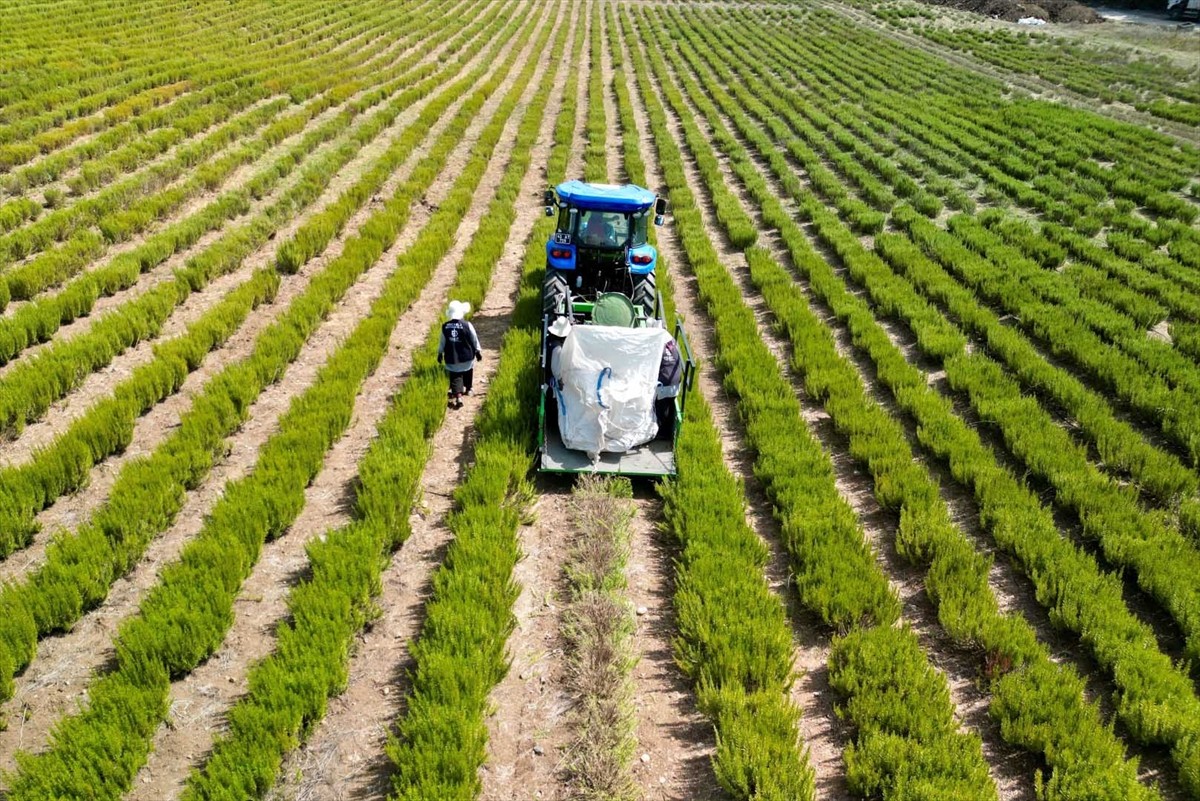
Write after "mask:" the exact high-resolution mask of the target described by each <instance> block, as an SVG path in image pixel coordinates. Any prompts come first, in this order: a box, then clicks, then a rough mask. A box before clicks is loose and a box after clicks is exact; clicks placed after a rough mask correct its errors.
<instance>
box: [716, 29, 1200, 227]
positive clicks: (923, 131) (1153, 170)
mask: <svg viewBox="0 0 1200 801" xmlns="http://www.w3.org/2000/svg"><path fill="white" fill-rule="evenodd" d="M793 27H795V26H793ZM840 27H841V29H842V30H839V35H841V34H845V38H844V39H843V40H842V41H843V45H845V44H847V43H851V42H860V43H861V42H864V41H865V40H872V41H871V45H870V46H868V47H859V48H858V51H859V52H858V53H857V54H856V55H853V56H847V54H846V53H845V52H843V48H825V49H814V48H815V47H819V45H815V44H814V42H815V41H816V40H814V38H813V36H812V31H810V30H803V31H797V33H796V35H793V36H789V37H788V38H787V41H786V44H783V43H780V40H779V39H778V37H775V42H774V43H772V41H771V37H766V38H765V39H762V40H756V42H759V43H761V44H766V45H768V47H771V46H772V45H773V47H774V50H775V53H776V54H777V55H778V57H779V58H780V60H781V63H780V65H779V66H778V67H777V68H776V71H779V69H783V70H786V71H789V72H790V71H792V70H799V71H800V72H801V73H802V74H805V75H812V76H813V78H812V80H811V81H808V82H807V84H808V85H807V89H809V90H810V91H811V94H809V95H807V97H812V96H813V95H820V96H822V97H824V98H826V99H827V100H828V102H830V103H841V99H842V98H843V97H844V96H845V94H846V91H847V89H846V88H844V87H842V88H839V87H838V86H837V85H838V84H839V83H841V84H848V85H850V86H852V87H853V88H852V89H851V90H850V91H852V92H853V93H854V94H856V95H860V94H861V95H864V96H869V97H871V98H872V100H871V102H870V103H869V104H868V105H869V106H875V108H872V113H888V114H889V115H891V114H902V115H903V116H896V117H893V118H892V121H893V122H894V123H898V124H899V125H901V126H907V125H908V123H907V122H906V120H912V121H913V122H916V125H913V126H911V127H910V130H911V131H912V133H914V134H917V135H918V136H919V137H921V138H922V139H927V140H929V141H930V142H937V144H938V146H939V147H945V146H946V145H948V144H950V142H949V140H948V139H945V138H942V139H941V141H940V142H938V141H937V140H936V139H935V138H934V137H936V136H938V134H937V133H935V132H952V133H951V134H950V135H951V137H952V138H954V139H955V140H956V141H959V142H961V143H963V144H965V145H967V146H968V149H969V152H968V151H965V150H964V151H960V152H961V155H962V157H963V159H962V160H963V161H964V163H968V164H972V167H973V169H975V170H976V171H978V172H979V173H980V174H981V175H984V176H985V177H986V178H987V179H988V180H989V182H991V183H993V184H994V186H996V187H1001V188H1002V189H1003V193H1006V194H1007V195H1008V196H1011V197H1013V198H1015V199H1017V200H1018V201H1019V202H1021V203H1022V204H1023V205H1026V206H1029V207H1032V208H1035V209H1038V210H1040V211H1042V212H1043V213H1045V214H1047V215H1048V216H1049V217H1050V218H1051V219H1060V220H1061V221H1063V222H1066V223H1069V224H1072V225H1075V226H1076V227H1077V228H1078V229H1079V230H1080V231H1081V232H1084V233H1087V234H1088V235H1090V234H1093V233H1095V232H1096V231H1098V230H1099V227H1100V226H1101V225H1103V224H1105V222H1106V221H1108V222H1112V220H1111V219H1110V218H1111V216H1112V215H1111V214H1110V212H1111V211H1112V208H1111V207H1106V206H1104V205H1097V201H1099V200H1101V199H1103V198H1104V196H1105V194H1106V191H1107V190H1109V189H1111V190H1112V191H1113V192H1114V193H1115V194H1117V195H1118V198H1117V202H1118V204H1120V203H1123V202H1128V201H1126V199H1125V198H1124V197H1122V195H1123V194H1129V195H1130V196H1132V197H1136V198H1137V199H1138V202H1146V198H1147V197H1148V196H1149V195H1150V194H1152V192H1147V191H1146V190H1144V189H1143V188H1141V187H1142V184H1143V183H1144V182H1145V181H1146V180H1149V181H1151V182H1152V183H1153V185H1154V186H1155V187H1156V189H1155V190H1153V191H1156V192H1159V193H1160V194H1161V193H1164V192H1170V191H1174V190H1175V189H1178V188H1179V169H1178V156H1179V154H1178V153H1177V152H1173V151H1174V148H1173V145H1170V144H1169V143H1167V142H1166V140H1163V139H1161V138H1159V139H1154V140H1152V141H1149V142H1148V141H1146V140H1145V138H1144V137H1143V138H1140V139H1137V144H1134V142H1133V141H1132V140H1134V139H1136V138H1137V129H1134V128H1132V127H1131V126H1123V125H1119V124H1115V123H1111V122H1109V121H1106V120H1101V119H1100V118H1098V117H1095V116H1094V115H1087V114H1083V113H1079V112H1073V111H1068V110H1065V109H1061V108H1054V107H1049V106H1046V105H1045V104H1012V103H1001V102H999V100H998V99H996V100H993V99H991V98H989V97H988V95H990V94H993V93H994V91H995V89H994V87H991V88H989V87H979V88H978V90H977V91H976V90H975V88H974V87H971V88H968V87H966V86H965V85H964V84H963V82H962V81H961V80H959V79H960V78H961V77H962V73H961V71H955V75H954V76H953V79H951V77H950V76H945V78H943V79H939V78H934V77H932V76H931V72H932V73H934V74H936V73H938V72H944V71H945V69H946V68H945V66H944V65H943V66H941V67H939V66H937V65H935V64H932V63H930V62H929V60H928V59H927V58H925V57H924V56H923V55H922V54H919V53H917V52H916V51H904V52H900V51H894V50H893V51H891V52H890V53H889V55H890V56H891V61H892V63H889V64H887V66H881V68H880V69H879V70H876V71H864V70H862V68H861V65H862V64H863V63H864V61H863V59H864V58H867V59H870V60H879V59H880V56H881V54H882V53H884V52H885V51H887V50H888V46H887V45H886V43H885V42H883V41H879V40H878V38H877V37H874V36H870V35H868V36H864V35H863V34H864V32H863V31H861V30H858V29H847V28H846V26H845V25H844V23H843V24H842V25H841V26H840ZM733 33H734V34H735V35H741V36H743V39H744V37H745V34H741V33H740V31H734V32H733ZM772 34H773V35H774V32H772ZM742 46H745V45H744V44H743V45H742ZM806 51H807V52H806ZM809 55H811V56H812V57H811V58H810V57H808V56H809ZM901 60H903V61H906V62H909V63H908V64H905V65H901V64H899V63H895V62H899V61H901ZM764 63H765V62H764ZM839 66H840V67H842V69H840V70H839V69H838V67H839ZM906 72H907V73H909V74H908V75H907V76H905V74H904V73H906ZM885 73H887V74H890V75H891V76H892V77H891V79H890V80H889V81H887V82H883V81H881V80H880V79H879V78H878V77H877V76H878V75H880V74H885ZM931 82H933V83H936V84H937V85H938V86H939V89H940V91H939V93H937V94H929V95H928V96H927V100H928V101H930V102H929V103H925V104H921V105H916V104H912V103H909V102H908V101H907V98H908V96H909V95H908V94H906V93H905V89H908V91H909V92H921V93H922V94H923V96H925V93H927V91H928V90H927V87H928V86H929V85H930V83H931ZM880 90H883V91H880ZM972 91H974V92H975V94H974V95H971V94H969V93H970V92H972ZM962 94H966V95H967V100H966V102H965V103H964V102H963V100H962V99H960V97H958V96H956V97H954V98H953V99H952V100H947V97H948V96H949V95H962ZM881 105H886V106H888V107H889V108H890V111H889V112H883V110H882V109H881V108H879V106H881ZM930 112H933V113H930ZM967 115H969V122H968V120H967V119H966V117H967ZM1018 115H1019V116H1020V119H1019V120H1016V119H1009V118H1015V117H1017V116H1018ZM955 117H960V119H959V120H957V121H953V119H954V118H955ZM1043 118H1048V119H1050V120H1053V122H1052V123H1050V124H1048V123H1047V119H1043ZM1066 118H1069V119H1066ZM918 119H919V122H917V120H918ZM968 129H970V130H971V131H973V132H974V133H968ZM885 130H887V133H888V135H889V136H894V130H893V129H885ZM1067 130H1071V131H1072V135H1071V138H1070V140H1069V141H1064V139H1063V132H1064V131H1067ZM1033 131H1036V133H1033ZM976 134H978V135H976ZM1080 134H1083V135H1080ZM1114 140H1119V142H1117V143H1114ZM1014 144H1015V145H1016V146H1017V148H1018V149H1014ZM1114 145H1115V146H1114ZM1146 145H1152V146H1151V147H1147V146H1146ZM951 147H952V148H955V147H957V146H954V145H951ZM1087 148H1090V149H1091V150H1090V152H1088V150H1087ZM1030 153H1036V156H1034V157H1033V159H1034V161H1033V163H1032V164H1027V163H1026V160H1027V159H1029V158H1030V155H1029V154H1030ZM1194 155H1195V154H1192V156H1194ZM1093 159H1094V160H1093ZM1110 159H1111V160H1115V161H1117V166H1116V167H1114V168H1112V169H1108V168H1102V167H1100V166H1099V165H1098V164H1096V163H1095V162H1096V161H1101V160H1110ZM993 162H995V164H993ZM995 165H1001V166H1002V167H1003V168H1004V169H997V167H996V166H995ZM1005 170H1007V171H1008V172H1005ZM1081 173H1083V174H1084V175H1081ZM1014 176H1018V177H1014ZM1085 176H1086V177H1085ZM1031 177H1032V179H1033V180H1032V183H1026V182H1027V181H1029V180H1030V178H1031ZM1035 187H1036V188H1035ZM1079 189H1083V190H1084V191H1082V192H1081V191H1078V190H1079ZM989 191H991V190H989ZM1046 193H1049V194H1046ZM1130 208H1132V202H1130ZM1179 225H1180V223H1178V222H1175V221H1171V220H1163V221H1162V222H1161V223H1160V226H1161V227H1162V228H1163V230H1174V227H1175V226H1179ZM1183 229H1186V226H1183V227H1182V229H1179V230H1183Z"/></svg>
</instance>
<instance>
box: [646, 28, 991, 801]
mask: <svg viewBox="0 0 1200 801" xmlns="http://www.w3.org/2000/svg"><path fill="white" fill-rule="evenodd" d="M642 25H643V27H642V29H641V30H643V31H646V32H652V31H655V30H656V26H655V25H653V24H651V23H649V22H647V21H646V15H645V13H643V16H642ZM632 30H633V29H632V27H629V28H627V34H628V35H630V36H632ZM646 39H647V41H648V42H649V43H650V44H651V46H649V47H648V48H647V50H648V53H649V57H650V61H651V64H652V65H653V66H654V68H655V74H656V75H657V77H658V80H659V83H661V84H663V85H664V86H665V85H668V84H669V83H670V78H669V76H668V74H667V71H666V66H665V64H664V63H663V61H662V57H661V56H660V55H659V51H661V50H662V49H663V48H662V47H661V46H660V47H659V48H658V49H657V50H656V49H655V48H654V47H653V46H652V45H653V41H654V38H653V37H652V36H647V37H646ZM634 52H635V62H636V65H635V66H636V69H635V72H636V73H637V75H638V77H639V79H640V80H639V83H640V85H641V88H642V96H643V99H644V102H645V104H646V106H647V109H648V111H649V117H650V122H651V127H652V130H653V132H654V136H655V144H656V146H657V147H658V151H659V156H660V159H659V160H660V163H661V164H662V166H663V170H664V174H665V176H666V180H667V183H668V185H669V186H670V189H671V205H672V209H673V212H674V216H675V220H676V224H677V225H678V227H679V230H680V239H681V241H682V244H683V247H684V251H685V252H686V253H687V254H688V259H689V261H690V263H691V265H692V269H693V270H694V272H695V274H696V276H697V279H698V288H699V292H700V298H701V300H702V301H703V303H704V304H705V306H706V308H707V309H708V312H709V314H710V316H711V317H712V319H713V323H714V332H715V335H716V339H717V344H718V348H719V352H718V356H717V361H718V363H719V364H720V365H721V367H722V369H723V372H724V374H725V379H724V380H725V385H726V387H727V388H729V389H730V391H731V392H732V393H733V395H734V396H735V397H736V398H737V401H738V407H739V410H740V411H741V417H742V419H743V421H744V422H745V425H746V433H747V439H748V440H749V442H750V444H751V446H752V447H753V448H754V450H755V452H756V454H757V457H756V461H755V471H756V474H757V475H758V476H759V477H760V479H762V481H763V482H764V485H765V486H766V488H767V491H768V493H769V494H770V496H771V498H772V500H773V502H774V503H775V506H776V510H777V511H776V513H777V515H778V516H779V517H780V519H781V521H782V525H783V539H784V545H785V547H786V548H787V550H788V552H789V554H790V555H791V557H792V561H793V567H794V571H795V574H796V583H797V589H798V591H799V593H800V598H801V601H802V603H803V604H804V605H805V606H806V607H808V608H810V609H812V610H813V611H814V612H816V613H817V614H819V615H820V616H821V618H822V619H823V620H824V621H825V622H826V624H827V625H831V626H833V627H835V628H839V629H840V630H841V631H843V632H851V631H855V630H857V631H858V632H859V634H858V635H857V636H851V637H849V638H839V640H838V645H836V646H835V650H834V657H832V658H831V661H830V669H831V677H830V678H831V682H832V683H833V684H834V686H835V687H840V688H842V689H845V690H846V691H847V692H848V693H849V695H848V696H847V699H846V704H845V706H844V711H845V712H846V714H847V715H849V717H850V718H851V720H852V721H853V722H854V724H855V726H856V729H857V733H856V744H855V748H853V749H848V750H847V752H846V759H847V765H848V777H849V778H850V780H851V785H850V786H851V790H852V791H854V792H856V793H859V794H862V795H876V794H882V795H883V796H884V797H885V798H891V797H904V796H905V794H906V793H907V792H909V788H910V786H911V785H913V784H917V785H928V786H935V787H938V788H941V789H942V791H943V792H944V794H946V795H947V796H953V797H956V798H980V799H994V798H996V797H997V796H996V788H995V786H994V785H993V784H992V781H991V779H990V777H989V776H988V772H987V766H986V763H984V761H983V754H982V749H981V745H980V740H979V738H978V736H976V735H973V734H965V733H962V732H960V731H959V730H958V728H957V725H955V724H953V706H952V705H951V704H950V701H949V692H948V690H947V688H946V684H945V679H944V677H942V676H940V675H939V674H937V673H936V672H934V671H933V670H932V668H931V667H929V666H928V663H927V662H925V660H924V656H923V654H922V653H921V651H920V649H919V647H918V646H917V645H916V641H915V636H914V635H913V634H912V633H911V632H910V631H908V630H907V629H905V628H901V629H896V630H894V631H895V634H894V636H895V637H898V638H901V639H907V640H908V641H909V651H910V652H912V653H913V654H914V655H915V659H916V660H917V663H918V664H923V665H924V668H925V675H926V676H927V677H928V681H927V682H926V686H930V687H934V688H937V689H940V693H938V692H926V693H918V692H915V691H914V692H911V693H909V692H903V693H898V692H897V691H896V690H897V688H896V686H895V684H893V682H892V681H890V680H888V678H887V675H888V674H887V673H886V672H885V674H884V678H883V680H881V681H879V682H877V683H870V682H859V683H857V684H855V683H854V682H852V681H850V680H849V674H848V673H847V672H846V671H847V665H852V664H854V663H855V661H856V660H859V661H861V660H865V659H868V658H870V656H871V650H870V647H871V644H873V643H875V642H876V641H878V640H880V639H881V638H885V637H888V636H890V635H889V634H885V632H891V631H893V630H892V627H891V624H892V623H893V622H894V621H895V620H896V619H897V618H898V616H899V602H898V600H897V599H896V597H895V596H894V595H893V594H892V593H891V591H890V589H889V587H888V584H887V580H886V578H885V576H884V575H883V572H882V571H881V569H880V568H879V566H878V564H877V563H876V561H875V557H874V554H873V553H872V552H871V549H870V548H869V547H868V546H867V544H866V542H865V540H864V537H863V533H862V531H861V529H860V528H859V527H858V521H857V519H856V517H855V515H854V513H853V511H852V510H851V509H850V507H849V506H848V505H847V504H846V502H845V501H844V500H843V499H842V498H841V496H840V495H839V494H838V492H837V489H836V487H835V485H834V481H833V466H832V463H831V461H830V459H829V456H828V455H827V454H825V453H824V451H822V450H821V447H820V445H819V444H818V443H817V442H816V441H815V440H814V439H813V438H812V436H811V435H810V434H809V433H808V431H807V429H806V428H805V426H804V424H803V422H802V418H801V415H800V408H799V403H798V401H797V400H796V396H795V394H794V391H793V389H792V387H791V386H790V385H789V384H788V382H787V381H786V379H785V378H784V376H783V375H782V373H781V372H780V369H779V365H778V363H777V362H776V361H775V359H774V357H773V356H772V355H771V352H770V350H769V349H768V348H767V346H766V345H765V343H763V341H762V339H761V337H760V335H759V333H758V328H757V324H756V321H755V318H754V314H753V312H752V311H751V309H750V308H749V307H748V306H746V304H745V302H744V301H743V298H742V293H741V290H740V289H739V288H738V286H737V285H736V284H735V283H734V281H733V279H732V278H731V277H730V275H729V273H728V272H727V271H726V270H725V268H724V267H723V266H722V265H721V264H720V262H719V260H718V258H717V254H716V252H715V250H714V249H713V247H712V244H711V242H710V241H709V240H708V238H707V236H706V235H705V233H704V227H703V222H702V219H701V216H700V213H699V211H698V209H697V207H696V205H695V201H694V198H693V196H692V193H691V190H690V189H689V188H688V186H687V182H686V179H685V176H684V171H683V165H682V160H681V155H680V153H679V150H678V149H677V148H676V147H675V145H674V144H673V142H672V139H671V134H670V131H669V129H668V127H667V123H666V116H665V114H664V113H663V110H662V108H661V106H659V105H658V102H657V99H656V97H655V95H654V91H653V88H652V86H651V84H650V82H649V78H648V76H647V75H646V71H645V68H644V65H643V64H642V63H641V61H640V55H638V54H637V51H636V50H635V51H634ZM716 177H717V178H719V177H720V176H716ZM847 653H850V654H854V655H855V658H853V659H851V658H847V657H845V656H844V654H847ZM881 661H882V660H881ZM886 667H888V665H887V664H880V665H879V668H880V669H884V668H886ZM890 667H891V669H892V670H896V671H899V669H900V667H901V665H899V664H896V663H891V664H890ZM901 675H903V674H901ZM906 689H907V688H906ZM908 717H911V718H915V719H919V720H929V721H951V725H946V726H941V727H936V728H935V727H934V726H932V725H931V726H928V727H925V728H921V727H916V726H909V725H906V723H907V722H908V721H907V720H906V718H908ZM898 753H899V754H902V755H903V758H897V754H898Z"/></svg>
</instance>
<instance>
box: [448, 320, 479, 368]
mask: <svg viewBox="0 0 1200 801" xmlns="http://www.w3.org/2000/svg"><path fill="white" fill-rule="evenodd" d="M442 336H443V337H445V339H446V347H445V349H444V350H443V351H442V352H443V354H444V355H445V359H446V364H467V363H469V362H472V361H474V360H475V346H474V345H472V344H471V332H470V331H469V330H468V329H467V324H466V322H465V321H463V320H447V321H446V322H445V323H444V324H443V325H442Z"/></svg>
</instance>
